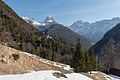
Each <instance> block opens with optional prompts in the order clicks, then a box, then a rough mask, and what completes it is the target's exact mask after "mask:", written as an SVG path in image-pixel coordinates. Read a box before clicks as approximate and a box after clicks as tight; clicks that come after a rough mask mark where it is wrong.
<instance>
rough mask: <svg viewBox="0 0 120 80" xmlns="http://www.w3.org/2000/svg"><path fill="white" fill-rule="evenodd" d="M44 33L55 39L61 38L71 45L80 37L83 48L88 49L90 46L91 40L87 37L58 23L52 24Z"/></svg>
mask: <svg viewBox="0 0 120 80" xmlns="http://www.w3.org/2000/svg"><path fill="white" fill-rule="evenodd" d="M46 33H47V34H48V35H50V36H51V37H53V38H55V39H57V40H62V41H64V42H67V43H69V44H72V45H75V44H76V43H77V40H78V38H80V41H81V44H82V47H83V49H88V48H89V47H90V46H92V42H91V41H90V40H89V39H87V38H86V37H84V36H82V35H80V34H77V33H75V32H73V31H72V30H70V29H69V28H67V27H65V26H63V25H60V24H54V25H52V26H51V27H50V28H49V29H47V31H46Z"/></svg>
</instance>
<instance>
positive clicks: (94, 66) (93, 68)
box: [89, 49, 96, 71]
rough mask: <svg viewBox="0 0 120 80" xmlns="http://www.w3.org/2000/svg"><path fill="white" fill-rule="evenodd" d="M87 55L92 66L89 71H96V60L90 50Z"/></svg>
mask: <svg viewBox="0 0 120 80" xmlns="http://www.w3.org/2000/svg"><path fill="white" fill-rule="evenodd" d="M89 55H90V61H91V65H92V68H91V71H92V70H96V58H95V55H94V52H93V50H92V49H90V50H89Z"/></svg>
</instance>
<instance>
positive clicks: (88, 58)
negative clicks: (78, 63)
mask: <svg viewBox="0 0 120 80" xmlns="http://www.w3.org/2000/svg"><path fill="white" fill-rule="evenodd" d="M84 55H85V64H86V65H85V71H86V72H89V71H91V69H92V65H91V62H90V56H89V54H88V52H85V54H84Z"/></svg>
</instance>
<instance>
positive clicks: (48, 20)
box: [23, 16, 57, 31]
mask: <svg viewBox="0 0 120 80" xmlns="http://www.w3.org/2000/svg"><path fill="white" fill-rule="evenodd" d="M23 20H25V21H26V22H27V23H29V24H31V25H33V26H34V27H35V28H37V29H39V30H40V31H45V30H46V29H48V28H49V27H51V25H53V24H57V22H56V21H55V20H54V18H53V17H52V16H48V17H47V18H46V19H45V20H44V21H43V22H39V21H36V20H34V19H33V18H32V19H30V18H28V17H23Z"/></svg>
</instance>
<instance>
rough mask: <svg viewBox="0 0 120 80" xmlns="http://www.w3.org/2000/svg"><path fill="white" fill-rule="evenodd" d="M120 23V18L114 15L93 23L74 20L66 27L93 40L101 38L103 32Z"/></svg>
mask: <svg viewBox="0 0 120 80" xmlns="http://www.w3.org/2000/svg"><path fill="white" fill-rule="evenodd" d="M118 23H120V18H119V17H115V18H113V19H109V20H101V21H96V22H94V23H89V22H83V21H82V20H80V21H77V22H74V23H73V24H72V25H70V26H69V27H68V28H70V29H71V30H72V31H74V32H75V33H78V34H81V35H83V36H85V37H87V38H88V39H90V40H91V41H93V42H97V41H99V40H101V39H102V38H103V36H104V34H105V33H106V32H107V31H108V30H110V29H112V28H113V27H114V26H115V25H117V24H118Z"/></svg>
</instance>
